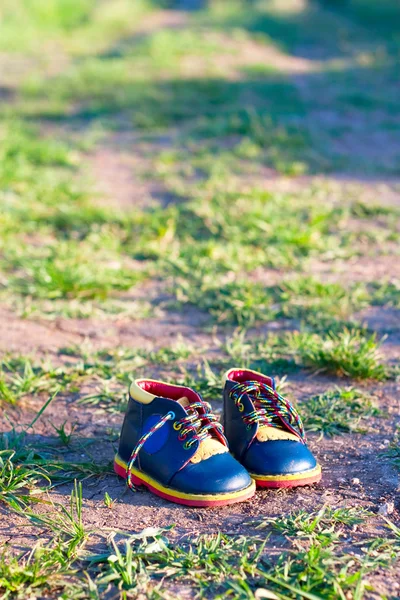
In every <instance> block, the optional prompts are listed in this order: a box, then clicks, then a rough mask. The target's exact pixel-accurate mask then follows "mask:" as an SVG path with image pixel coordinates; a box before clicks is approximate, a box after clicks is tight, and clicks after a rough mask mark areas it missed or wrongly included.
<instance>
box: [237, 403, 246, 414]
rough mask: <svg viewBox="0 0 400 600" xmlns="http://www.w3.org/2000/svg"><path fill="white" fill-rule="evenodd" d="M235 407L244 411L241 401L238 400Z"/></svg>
mask: <svg viewBox="0 0 400 600" xmlns="http://www.w3.org/2000/svg"><path fill="white" fill-rule="evenodd" d="M237 407H238V409H239V412H243V411H244V406H243V404H242V403H241V402H238V404H237Z"/></svg>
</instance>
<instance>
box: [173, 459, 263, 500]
mask: <svg viewBox="0 0 400 600" xmlns="http://www.w3.org/2000/svg"><path fill="white" fill-rule="evenodd" d="M251 484H252V480H251V477H250V475H249V474H248V472H247V471H246V469H245V468H244V467H243V466H242V465H241V464H239V463H238V462H237V461H236V460H235V459H234V458H233V457H232V456H231V455H230V454H229V453H228V452H226V453H224V454H217V455H215V456H211V457H210V458H207V459H205V460H202V461H201V462H199V463H191V462H189V463H188V464H187V465H186V466H185V467H184V468H183V469H181V470H180V471H178V472H177V473H176V474H175V475H174V477H173V478H172V480H171V481H170V483H169V485H170V486H171V487H173V488H174V489H176V490H179V491H182V492H186V493H189V494H224V493H232V492H237V491H240V490H244V489H246V488H247V487H249V486H250V485H251Z"/></svg>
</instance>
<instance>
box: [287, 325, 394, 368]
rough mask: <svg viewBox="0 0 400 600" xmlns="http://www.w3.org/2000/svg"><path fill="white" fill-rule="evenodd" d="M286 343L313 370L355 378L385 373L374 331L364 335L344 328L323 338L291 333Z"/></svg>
mask: <svg viewBox="0 0 400 600" xmlns="http://www.w3.org/2000/svg"><path fill="white" fill-rule="evenodd" d="M290 345H291V347H292V348H293V351H294V353H295V355H297V356H298V357H299V359H300V361H301V362H302V363H303V364H304V365H305V366H309V367H311V368H313V369H314V370H318V371H322V372H330V373H334V374H337V375H340V376H343V377H353V378H355V379H377V380H382V379H385V378H386V377H387V376H388V369H387V367H386V366H385V365H384V364H383V363H382V355H381V353H380V350H379V343H378V342H377V341H376V336H375V335H372V336H364V335H363V334H362V333H360V332H359V331H357V330H356V331H351V330H344V331H343V332H341V333H338V334H333V333H332V334H330V335H328V336H327V337H325V338H324V337H321V336H319V335H317V334H311V335H310V334H307V333H295V334H293V335H292V336H291V338H290Z"/></svg>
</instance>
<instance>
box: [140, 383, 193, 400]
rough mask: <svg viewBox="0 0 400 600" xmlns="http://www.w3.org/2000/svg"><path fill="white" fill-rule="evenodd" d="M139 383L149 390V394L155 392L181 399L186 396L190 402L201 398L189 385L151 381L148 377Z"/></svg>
mask: <svg viewBox="0 0 400 600" xmlns="http://www.w3.org/2000/svg"><path fill="white" fill-rule="evenodd" d="M137 384H138V386H139V387H141V388H142V390H144V391H145V392H149V394H153V395H154V396H159V397H161V398H169V399H170V400H179V399H180V398H183V397H184V396H186V398H187V399H188V400H189V402H198V401H199V400H200V398H199V396H198V395H197V394H196V392H195V391H194V390H192V389H191V388H188V387H182V386H178V385H172V384H168V383H163V382H162V381H149V380H146V379H144V380H142V381H137Z"/></svg>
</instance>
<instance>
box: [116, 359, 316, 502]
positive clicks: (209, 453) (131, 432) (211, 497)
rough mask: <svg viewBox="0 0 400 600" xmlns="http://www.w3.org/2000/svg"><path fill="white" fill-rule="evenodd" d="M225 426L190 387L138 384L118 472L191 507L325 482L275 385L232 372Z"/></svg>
mask: <svg viewBox="0 0 400 600" xmlns="http://www.w3.org/2000/svg"><path fill="white" fill-rule="evenodd" d="M223 399H224V415H223V425H222V424H221V423H220V422H219V420H218V418H217V416H216V415H215V414H213V413H212V411H211V406H210V404H208V403H207V402H205V401H204V400H203V399H202V398H201V396H200V394H198V393H197V392H195V391H194V390H192V389H191V388H188V387H184V386H179V385H173V384H169V383H163V382H161V381H153V380H151V379H138V380H136V381H134V382H133V383H132V385H131V387H130V390H129V404H128V409H127V412H126V415H125V419H124V423H123V426H122V431H121V437H120V442H119V449H118V454H117V455H116V457H115V461H114V469H115V471H116V473H117V474H118V475H120V476H121V477H123V478H125V479H126V480H127V483H128V485H129V486H130V487H134V486H140V485H144V486H146V487H147V488H148V489H149V490H150V491H151V492H153V493H154V494H156V495H157V496H161V497H162V498H166V499H167V500H170V501H172V502H177V503H178V504H185V505H188V506H224V505H227V504H233V503H235V502H241V501H242V500H247V499H248V498H251V497H252V496H253V494H254V493H255V490H256V485H257V486H258V487H266V488H288V487H295V486H299V485H306V484H311V483H315V482H317V481H319V480H320V479H321V468H320V466H319V465H318V464H317V462H316V460H315V458H314V456H313V455H312V453H311V451H310V449H309V448H308V447H307V445H306V439H305V433H304V428H303V425H302V422H301V419H300V417H299V415H298V413H297V411H296V409H295V408H294V407H293V405H292V404H291V403H290V402H289V401H288V400H286V399H285V398H284V397H283V396H281V395H280V394H279V393H278V391H277V390H276V388H275V383H274V380H273V379H272V378H270V377H266V376H265V375H262V374H261V373H257V372H256V371H251V370H248V369H230V370H229V371H228V372H227V373H226V376H225V386H224V391H223Z"/></svg>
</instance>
